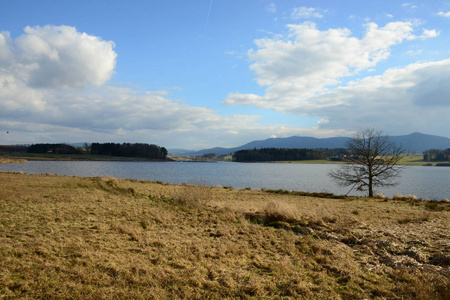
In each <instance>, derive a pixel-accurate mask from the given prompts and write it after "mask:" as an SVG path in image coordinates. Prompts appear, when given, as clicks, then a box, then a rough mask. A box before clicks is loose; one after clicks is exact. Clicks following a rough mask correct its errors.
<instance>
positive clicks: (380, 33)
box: [224, 22, 450, 133]
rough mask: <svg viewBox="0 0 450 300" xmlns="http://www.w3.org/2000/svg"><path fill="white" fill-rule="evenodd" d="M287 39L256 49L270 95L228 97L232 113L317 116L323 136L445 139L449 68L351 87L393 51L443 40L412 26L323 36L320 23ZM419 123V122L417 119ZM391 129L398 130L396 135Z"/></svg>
mask: <svg viewBox="0 0 450 300" xmlns="http://www.w3.org/2000/svg"><path fill="white" fill-rule="evenodd" d="M288 29H289V32H288V34H286V35H285V36H276V37H274V38H265V39H259V40H256V41H255V44H256V46H257V49H256V50H254V49H251V50H249V51H248V57H249V59H250V60H251V62H252V64H251V66H250V69H251V70H253V71H254V73H255V75H256V79H257V82H258V84H259V85H261V86H267V88H266V90H265V93H264V95H256V94H240V93H230V94H229V95H228V97H227V99H226V100H225V101H224V104H226V105H248V106H256V107H263V108H269V109H273V110H275V111H280V112H283V113H292V114H297V115H300V116H301V115H314V116H317V117H319V118H321V121H320V122H319V123H318V126H319V128H321V129H328V130H332V129H335V130H336V129H343V130H347V131H350V130H355V129H358V128H364V127H369V126H370V127H377V128H380V129H383V130H386V131H387V132H390V133H409V132H412V131H411V130H418V131H425V132H434V133H437V132H440V133H444V130H443V129H442V128H444V126H446V125H445V120H444V118H438V117H437V114H438V113H437V112H438V111H439V110H436V107H440V111H441V112H442V110H441V109H444V110H446V111H447V113H448V112H450V110H449V108H450V106H449V103H450V98H449V97H448V95H449V91H450V90H449V86H448V85H447V84H445V81H446V80H448V79H449V76H450V68H449V66H450V61H449V60H444V61H438V62H428V63H425V62H424V63H416V64H412V65H409V66H405V67H403V68H396V69H388V70H386V71H385V72H384V73H383V74H382V75H378V76H369V77H366V78H363V79H360V80H354V81H351V82H348V83H347V82H345V80H346V78H350V77H351V76H358V75H359V74H361V73H362V72H367V71H370V70H371V69H372V68H375V67H376V66H377V64H378V63H380V62H381V61H384V60H386V59H388V58H389V56H390V53H391V48H392V47H393V46H395V45H397V44H400V43H402V42H404V41H409V40H423V39H427V38H433V37H436V36H437V35H439V32H437V31H436V30H426V29H423V30H422V33H421V34H416V33H415V32H416V31H417V30H416V28H414V25H413V24H412V23H411V22H391V23H388V24H386V25H385V26H384V27H379V26H378V25H377V24H375V23H369V24H367V25H366V32H365V34H364V36H362V37H361V38H357V37H354V36H352V35H351V32H350V31H349V30H348V29H346V28H338V29H328V30H323V31H321V30H319V29H318V28H317V26H316V25H315V24H314V23H311V22H305V23H302V24H298V25H288ZM419 116H420V117H419ZM392 128H396V132H393V130H392Z"/></svg>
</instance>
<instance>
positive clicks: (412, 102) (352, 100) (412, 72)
mask: <svg viewBox="0 0 450 300" xmlns="http://www.w3.org/2000/svg"><path fill="white" fill-rule="evenodd" d="M449 80H450V59H448V60H443V61H438V62H428V63H415V64H411V65H408V66H406V67H404V68H394V69H389V70H387V71H386V72H385V73H383V74H382V75H378V76H371V77H366V78H363V79H361V80H358V81H355V82H352V83H350V84H349V85H348V86H346V87H339V88H336V89H333V90H331V91H328V92H326V93H323V94H321V95H318V96H316V97H314V98H313V99H310V100H311V101H312V102H315V103H321V104H323V105H322V106H319V105H318V106H316V107H313V108H311V109H310V110H309V111H308V113H311V114H317V115H320V116H322V117H324V119H325V120H327V122H321V123H320V127H321V128H326V129H333V128H341V129H344V130H351V128H364V127H378V128H380V129H383V130H385V131H387V132H390V133H391V134H395V132H393V129H394V128H395V129H396V130H397V133H407V132H412V131H425V132H433V133H436V134H442V135H448V132H447V127H448V124H447V123H448V121H447V119H446V118H445V117H443V116H445V115H447V114H449V113H450V100H449V99H450V87H449V85H448V84H447V83H448V81H449ZM292 111H293V112H294V111H297V113H302V112H304V109H303V107H296V108H293V110H292Z"/></svg>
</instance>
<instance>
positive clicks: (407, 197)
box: [392, 195, 418, 201]
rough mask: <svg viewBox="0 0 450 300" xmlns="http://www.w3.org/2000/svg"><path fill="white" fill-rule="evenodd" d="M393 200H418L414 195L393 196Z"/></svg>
mask: <svg viewBox="0 0 450 300" xmlns="http://www.w3.org/2000/svg"><path fill="white" fill-rule="evenodd" d="M392 199H393V200H400V201H416V200H418V198H417V196H416V195H394V197H392Z"/></svg>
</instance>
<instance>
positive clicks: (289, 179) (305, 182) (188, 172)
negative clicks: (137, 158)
mask: <svg viewBox="0 0 450 300" xmlns="http://www.w3.org/2000/svg"><path fill="white" fill-rule="evenodd" d="M337 167H339V165H334V164H288V163H286V164H284V163H234V162H218V163H195V162H116V161H115V162H111V161H28V162H25V163H22V164H0V170H1V171H13V172H18V171H22V172H25V173H29V174H46V173H49V174H59V175H74V176H81V177H97V176H112V177H117V178H133V179H147V180H151V181H156V180H159V181H163V182H167V183H175V184H179V183H194V184H203V185H221V186H232V187H233V188H236V189H242V188H247V187H249V188H252V189H261V188H266V189H286V190H295V191H305V192H328V193H334V194H339V195H343V194H346V193H347V192H348V191H349V189H350V187H340V186H338V185H336V183H334V182H333V181H332V180H331V179H330V178H329V177H328V176H327V174H328V172H329V171H330V170H332V169H334V168H337ZM397 181H398V182H399V184H398V185H397V186H395V187H388V188H383V187H382V188H376V189H375V193H378V192H379V193H383V194H385V195H386V196H390V197H392V196H393V195H394V194H399V195H406V194H412V195H416V196H417V197H419V198H422V199H435V200H440V199H442V198H447V199H449V198H450V185H449V183H450V168H449V167H424V166H407V167H405V169H404V170H403V172H402V175H401V177H400V178H398V180H397ZM349 195H363V194H361V193H359V192H357V191H354V190H353V191H352V192H350V194H349Z"/></svg>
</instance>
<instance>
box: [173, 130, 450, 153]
mask: <svg viewBox="0 0 450 300" xmlns="http://www.w3.org/2000/svg"><path fill="white" fill-rule="evenodd" d="M348 139H349V138H348V137H332V138H321V139H320V138H314V137H300V136H291V137H287V138H269V139H266V140H259V141H252V142H249V143H247V144H244V145H242V146H239V147H233V148H221V147H216V148H209V149H203V150H199V151H189V150H181V149H169V152H170V153H175V154H182V155H191V156H201V155H203V154H205V153H216V155H218V156H219V155H228V154H230V153H233V152H235V151H239V150H246V149H254V148H256V149H261V148H312V149H316V148H330V149H331V148H345V143H346V142H347V140H348ZM390 139H391V140H392V141H393V142H394V143H396V144H397V145H402V146H403V148H404V149H405V150H406V151H407V152H409V153H412V152H423V151H425V150H428V149H447V148H450V139H449V138H446V137H441V136H436V135H428V134H423V133H418V132H415V133H412V134H409V135H400V136H391V137H390Z"/></svg>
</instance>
